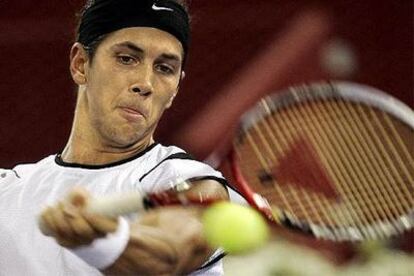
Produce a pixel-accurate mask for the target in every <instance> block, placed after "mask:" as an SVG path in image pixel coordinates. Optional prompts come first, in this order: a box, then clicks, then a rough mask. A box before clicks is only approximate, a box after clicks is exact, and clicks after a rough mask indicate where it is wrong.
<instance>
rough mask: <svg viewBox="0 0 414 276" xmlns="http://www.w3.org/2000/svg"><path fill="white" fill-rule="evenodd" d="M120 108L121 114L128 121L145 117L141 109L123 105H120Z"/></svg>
mask: <svg viewBox="0 0 414 276" xmlns="http://www.w3.org/2000/svg"><path fill="white" fill-rule="evenodd" d="M120 109H121V115H122V116H123V117H124V118H125V119H127V120H128V121H131V122H134V121H137V120H142V119H143V118H145V116H144V114H143V113H142V112H141V111H139V110H138V109H135V108H133V107H125V106H123V107H120Z"/></svg>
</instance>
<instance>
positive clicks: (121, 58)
mask: <svg viewBox="0 0 414 276" xmlns="http://www.w3.org/2000/svg"><path fill="white" fill-rule="evenodd" d="M116 59H117V60H118V62H119V63H121V64H124V65H132V64H135V63H137V60H136V59H135V58H134V57H131V56H128V55H118V56H117V57H116Z"/></svg>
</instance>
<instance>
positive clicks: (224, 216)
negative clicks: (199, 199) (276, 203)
mask: <svg viewBox="0 0 414 276" xmlns="http://www.w3.org/2000/svg"><path fill="white" fill-rule="evenodd" d="M202 223H203V230H204V237H205V239H206V240H207V242H208V243H209V244H210V245H211V246H213V247H221V248H223V249H224V250H225V251H226V252H227V253H230V254H240V253H244V252H247V251H249V250H252V249H256V248H258V247H259V246H261V245H263V244H264V243H265V242H266V240H267V239H268V237H269V229H268V225H267V223H266V221H265V219H264V218H263V217H262V216H261V215H260V214H259V213H258V212H257V211H256V210H254V209H253V208H251V207H247V206H242V205H237V204H233V203H230V202H219V203H216V204H214V205H212V206H211V207H209V208H208V209H207V210H205V211H204V214H203V217H202Z"/></svg>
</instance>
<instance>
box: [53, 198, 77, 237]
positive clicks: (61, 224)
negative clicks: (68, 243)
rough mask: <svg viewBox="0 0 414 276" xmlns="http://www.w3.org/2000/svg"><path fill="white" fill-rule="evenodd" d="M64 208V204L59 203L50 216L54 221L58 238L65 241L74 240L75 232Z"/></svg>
mask: <svg viewBox="0 0 414 276" xmlns="http://www.w3.org/2000/svg"><path fill="white" fill-rule="evenodd" d="M63 208H64V204H63V203H62V202H59V203H58V205H57V206H56V207H55V208H52V209H51V212H50V216H51V218H52V219H53V223H54V224H55V227H56V233H57V234H58V236H59V237H61V238H65V239H73V238H74V232H73V231H72V227H71V225H70V224H69V222H68V220H67V217H66V216H65V214H64V212H63Z"/></svg>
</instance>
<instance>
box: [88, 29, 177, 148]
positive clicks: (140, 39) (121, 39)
mask: <svg viewBox="0 0 414 276" xmlns="http://www.w3.org/2000/svg"><path fill="white" fill-rule="evenodd" d="M182 52H183V49H182V46H181V43H180V42H179V41H178V40H177V39H176V38H175V37H174V36H172V35H171V34H169V33H167V32H164V31H161V30H158V29H154V28H146V27H133V28H126V29H121V30H118V31H116V32H113V33H111V34H110V35H109V36H108V37H106V38H105V39H104V40H103V41H102V43H101V44H100V45H99V46H98V48H97V50H96V53H95V56H94V58H93V61H92V62H91V61H87V62H86V63H85V79H86V80H85V84H84V93H85V96H86V98H85V99H86V108H85V109H86V110H85V112H83V113H84V114H85V116H86V117H87V120H86V121H88V122H89V125H90V126H91V127H92V129H93V130H94V131H95V133H94V135H95V136H98V139H100V141H101V142H103V143H104V144H107V145H110V146H116V147H127V146H132V145H134V144H136V143H138V142H144V143H149V142H150V141H151V140H152V135H153V132H154V130H155V128H156V126H157V123H158V121H159V119H160V117H161V115H162V113H163V112H164V110H165V109H166V108H168V107H169V106H170V104H171V101H172V99H173V98H174V96H175V94H176V93H177V89H178V84H179V80H180V77H181V62H182Z"/></svg>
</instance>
